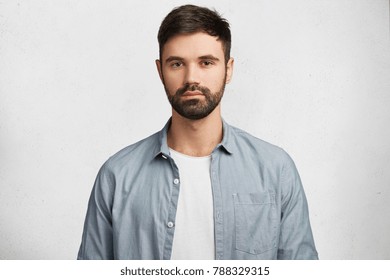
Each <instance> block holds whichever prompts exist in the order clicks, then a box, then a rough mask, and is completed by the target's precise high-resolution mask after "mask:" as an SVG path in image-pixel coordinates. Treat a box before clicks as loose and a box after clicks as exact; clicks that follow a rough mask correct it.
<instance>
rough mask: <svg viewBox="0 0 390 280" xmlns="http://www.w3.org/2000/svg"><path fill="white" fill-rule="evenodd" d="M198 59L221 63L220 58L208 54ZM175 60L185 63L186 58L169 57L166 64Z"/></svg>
mask: <svg viewBox="0 0 390 280" xmlns="http://www.w3.org/2000/svg"><path fill="white" fill-rule="evenodd" d="M198 59H209V60H213V61H219V58H218V57H215V56H213V55H211V54H208V55H202V56H200V57H198ZM175 60H179V61H183V60H184V58H182V57H180V56H170V57H168V58H167V59H166V60H165V62H166V63H168V62H171V61H175Z"/></svg>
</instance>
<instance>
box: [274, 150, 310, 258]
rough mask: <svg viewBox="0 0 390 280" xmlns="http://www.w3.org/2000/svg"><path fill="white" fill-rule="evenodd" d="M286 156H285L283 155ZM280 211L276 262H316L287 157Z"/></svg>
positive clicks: (300, 189) (293, 169)
mask: <svg viewBox="0 0 390 280" xmlns="http://www.w3.org/2000/svg"><path fill="white" fill-rule="evenodd" d="M286 155H287V154H286ZM281 206H282V210H281V224H280V239H279V247H278V257H277V258H278V259H288V260H291V259H301V260H309V259H318V253H317V251H316V248H315V244H314V239H313V234H312V230H311V226H310V221H309V211H308V205H307V200H306V196H305V193H304V190H303V187H302V183H301V179H300V177H299V174H298V171H297V169H296V167H295V164H294V162H293V160H292V159H291V158H290V157H289V156H288V155H287V160H286V162H285V164H284V166H283V170H282V205H281Z"/></svg>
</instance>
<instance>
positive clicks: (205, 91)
mask: <svg viewBox="0 0 390 280" xmlns="http://www.w3.org/2000/svg"><path fill="white" fill-rule="evenodd" d="M186 91H200V92H201V93H202V94H203V95H209V94H210V90H209V89H208V88H207V87H201V86H198V85H195V84H186V85H185V86H183V87H181V88H179V89H178V90H177V91H176V95H183V94H184V93H185V92H186Z"/></svg>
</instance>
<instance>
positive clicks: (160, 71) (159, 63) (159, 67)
mask: <svg viewBox="0 0 390 280" xmlns="http://www.w3.org/2000/svg"><path fill="white" fill-rule="evenodd" d="M156 66H157V71H158V75H159V76H160V80H161V82H162V83H164V78H163V74H162V65H161V61H160V60H158V59H156Z"/></svg>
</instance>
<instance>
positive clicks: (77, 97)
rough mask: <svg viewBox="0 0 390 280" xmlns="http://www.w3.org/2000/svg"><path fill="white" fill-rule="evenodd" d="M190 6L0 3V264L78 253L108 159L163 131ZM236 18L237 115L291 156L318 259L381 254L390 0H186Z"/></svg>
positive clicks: (232, 95)
mask: <svg viewBox="0 0 390 280" xmlns="http://www.w3.org/2000/svg"><path fill="white" fill-rule="evenodd" d="M185 3H187V1H150V0H149V1H124V0H122V1H108V0H107V1H97V0H88V1H87V0H85V1H78V0H68V1H65V0H64V1H54V0H45V1H43V0H42V1H27V0H20V1H1V0H0V259H74V258H75V257H76V255H77V251H78V247H79V243H80V240H81V233H82V227H83V222H84V217H85V211H86V207H87V201H88V198H89V194H90V191H91V188H92V184H93V181H94V179H95V176H96V173H97V171H98V169H99V167H100V166H101V165H102V163H103V162H104V161H105V160H106V159H107V158H108V157H109V156H110V155H112V154H113V153H115V152H116V151H118V150H119V149H121V148H123V147H124V146H127V145H129V144H131V143H134V142H136V141H138V140H140V139H141V138H144V137H146V136H148V135H150V134H152V133H154V132H155V131H157V130H159V129H161V128H162V126H163V125H164V124H165V122H166V121H167V119H168V117H169V116H170V106H169V104H168V102H167V100H166V97H165V92H164V90H163V87H162V86H161V83H160V81H159V78H158V74H157V72H156V69H155V64H154V60H155V58H157V57H158V44H157V39H156V36H157V31H158V27H159V24H160V23H161V20H162V19H163V17H164V16H165V15H166V14H167V13H168V12H169V11H170V10H171V9H172V8H173V7H175V6H178V5H181V4H185ZM192 3H195V4H200V5H205V6H207V7H215V8H216V9H217V10H218V11H219V12H221V13H222V14H223V16H224V17H226V18H227V19H228V20H229V22H230V23H231V29H232V35H233V47H232V56H233V57H234V58H235V72H234V77H233V81H232V83H231V84H230V85H228V86H227V88H226V92H225V96H224V100H223V103H222V107H223V116H224V118H225V120H227V121H228V122H229V123H230V124H232V125H234V126H238V127H240V128H242V129H244V130H247V131H248V132H250V133H251V134H253V135H255V136H257V137H259V138H262V139H263V140H266V141H268V142H271V143H273V144H276V145H278V146H281V147H282V148H284V149H285V150H286V151H287V152H289V153H290V155H291V156H292V157H293V159H294V160H295V162H296V165H297V167H298V169H299V171H300V174H301V177H302V180H303V183H304V187H305V190H306V195H307V197H308V201H309V207H310V215H311V222H312V228H313V232H314V236H315V240H316V245H317V249H318V251H319V254H320V258H322V259H390V237H389V236H390V190H389V187H390V129H389V120H390V55H389V2H388V1H387V0H317V1H304V0H294V1H291V0H283V1H281V0H280V1H275V0H273V1H271V0H269V1H265V0H262V1H259V0H252V1H246V0H245V1H244V0H242V1H192Z"/></svg>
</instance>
